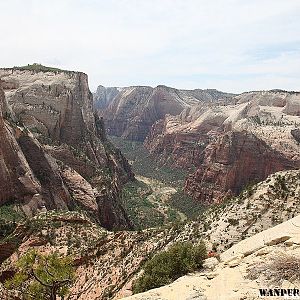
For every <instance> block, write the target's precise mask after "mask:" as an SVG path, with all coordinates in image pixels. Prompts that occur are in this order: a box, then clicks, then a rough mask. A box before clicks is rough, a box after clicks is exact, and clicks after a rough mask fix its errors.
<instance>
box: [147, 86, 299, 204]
mask: <svg viewBox="0 0 300 300" xmlns="http://www.w3.org/2000/svg"><path fill="white" fill-rule="evenodd" d="M233 101H234V102H235V104H230V105H212V106H209V105H203V104H201V105H198V106H195V107H193V108H190V109H186V110H184V111H183V112H182V113H181V114H180V115H179V116H167V117H165V118H164V119H163V120H160V121H158V122H156V123H155V124H154V125H153V126H152V128H151V131H150V134H149V135H148V137H147V139H146V141H145V146H146V147H147V148H148V150H149V151H150V153H152V154H153V155H155V157H157V158H158V159H160V160H161V161H162V162H164V161H167V160H168V158H170V157H171V158H172V160H171V161H174V165H175V166H180V167H184V168H187V169H188V168H191V167H196V172H194V173H193V174H191V175H190V176H188V178H187V181H186V185H185V190H186V192H187V193H188V194H190V195H192V196H193V197H194V198H195V199H197V200H199V201H200V202H204V203H212V202H216V201H217V202H219V201H222V199H224V198H225V197H226V196H228V195H231V194H235V195H236V194H238V193H239V192H240V191H241V190H242V189H243V188H244V187H245V186H246V185H247V184H249V183H251V182H255V181H261V180H264V179H265V178H266V177H267V176H268V175H269V174H271V173H274V172H276V171H280V170H285V169H291V168H299V167H300V148H299V147H300V146H299V142H298V140H297V139H298V134H297V133H298V131H299V127H300V118H299V116H298V113H299V112H298V107H299V105H300V96H299V94H298V93H288V92H282V91H270V92H252V93H245V94H241V95H239V96H236V97H234V98H233ZM169 161H170V160H169Z"/></svg>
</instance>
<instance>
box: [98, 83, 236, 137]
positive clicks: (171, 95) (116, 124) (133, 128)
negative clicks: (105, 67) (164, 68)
mask: <svg viewBox="0 0 300 300" xmlns="http://www.w3.org/2000/svg"><path fill="white" fill-rule="evenodd" d="M231 97H232V95H231V94H226V93H222V92H219V91H217V90H199V89H197V90H177V89H174V88H170V87H166V86H157V87H156V88H152V87H148V86H136V87H126V88H118V89H116V88H107V89H105V90H104V89H103V87H102V86H100V87H99V88H98V90H97V92H96V93H95V94H94V102H95V106H96V107H100V106H101V107H102V109H100V110H99V113H100V114H101V115H102V116H103V118H104V121H105V124H106V126H107V131H108V133H109V134H110V135H116V136H121V137H123V138H125V139H130V140H137V141H143V140H144V139H145V138H146V136H147V134H148V133H149V131H150V128H151V126H152V124H154V122H155V121H157V120H160V119H162V118H164V116H165V115H167V114H170V115H178V114H179V113H180V112H181V111H182V110H183V109H185V108H187V107H191V106H192V105H195V104H197V103H199V102H207V103H209V102H216V101H219V102H227V101H229V100H230V99H231Z"/></svg>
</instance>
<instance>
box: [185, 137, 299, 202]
mask: <svg viewBox="0 0 300 300" xmlns="http://www.w3.org/2000/svg"><path fill="white" fill-rule="evenodd" d="M299 166H300V164H299V163H298V164H296V163H295V162H292V161H290V160H288V159H286V158H285V157H283V156H282V155H281V154H279V153H278V152H276V151H275V150H273V149H271V148H270V147H269V146H268V145H267V144H266V143H265V142H263V141H262V140H260V139H258V138H257V137H255V136H254V135H253V134H250V133H247V132H228V133H225V134H224V135H222V136H220V137H219V138H218V139H217V141H216V142H214V143H211V144H209V145H208V146H207V147H206V149H205V151H204V159H203V161H202V163H201V166H199V167H198V169H197V171H196V172H195V173H194V174H192V175H190V176H189V177H188V178H187V180H186V183H185V191H186V192H187V193H188V194H189V195H191V196H193V197H194V198H195V199H197V200H198V201H200V202H202V203H205V204H210V203H212V202H220V201H222V200H223V199H224V198H225V197H226V196H230V195H237V194H239V193H240V192H241V191H242V189H243V188H244V187H245V186H246V185H247V184H249V183H254V182H259V181H262V180H264V179H265V178H266V177H267V176H268V175H270V174H272V173H275V172H277V171H281V170H287V169H293V168H295V167H299Z"/></svg>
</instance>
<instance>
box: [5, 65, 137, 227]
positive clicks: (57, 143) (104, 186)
mask: <svg viewBox="0 0 300 300" xmlns="http://www.w3.org/2000/svg"><path fill="white" fill-rule="evenodd" d="M0 78H1V79H2V81H3V84H4V87H5V94H6V98H7V100H8V104H9V105H8V107H11V108H12V110H11V111H12V112H11V114H7V113H6V115H8V117H9V121H10V122H12V123H14V124H18V126H20V130H21V131H23V133H22V134H20V135H19V136H17V137H16V141H17V144H18V147H20V151H21V153H22V155H23V156H24V161H26V163H27V165H28V169H29V170H30V172H31V173H32V176H29V178H32V179H31V180H32V181H33V183H34V184H35V185H36V186H37V187H38V188H36V189H35V190H33V191H32V194H33V195H34V197H39V199H43V200H41V201H42V202H43V201H44V202H45V206H46V208H48V209H54V208H64V209H65V208H69V209H74V208H75V207H76V206H77V205H78V202H80V203H81V204H82V205H79V206H83V207H85V209H86V210H87V211H88V212H90V213H92V214H94V215H93V217H94V218H96V219H98V220H100V221H103V220H105V222H104V221H103V223H102V225H103V226H105V227H106V228H109V229H111V228H128V227H131V223H130V221H129V220H128V218H127V216H126V215H125V212H124V210H123V208H122V206H121V201H120V199H119V197H120V190H121V188H122V184H124V183H125V182H127V181H128V180H130V179H132V178H134V175H133V173H132V171H131V169H130V166H129V164H128V162H127V160H126V159H125V158H124V157H123V155H122V153H121V152H120V151H119V150H118V149H116V148H115V147H114V146H113V145H112V144H111V143H110V142H109V140H108V139H107V137H106V134H105V128H104V123H103V120H102V119H101V118H98V117H97V116H95V114H94V111H93V99H92V94H91V92H90V91H89V87H88V80H87V75H86V74H84V73H80V72H68V71H56V72H53V71H47V72H41V71H36V70H35V71H33V70H24V69H18V68H13V69H0ZM3 103H4V102H3ZM2 106H3V107H4V104H3V105H2ZM6 110H7V109H6ZM23 127H26V130H23V129H22V128H23ZM24 132H29V133H28V134H24ZM32 133H33V135H34V137H35V138H36V139H38V141H39V142H38V141H37V140H36V139H35V138H34V137H33V135H32ZM6 152H7V153H8V152H9V151H6ZM12 152H16V150H13V151H12ZM63 167H69V168H71V169H72V170H74V171H76V172H77V173H78V176H82V178H83V179H84V180H86V181H87V183H88V184H90V185H91V186H92V188H94V189H96V190H97V191H96V192H95V195H94V198H93V200H90V199H82V197H79V196H78V195H77V196H78V197H77V198H76V197H75V202H74V198H73V199H72V197H71V196H70V194H71V195H73V196H74V190H73V188H74V189H75V190H78V185H76V182H74V180H73V181H72V180H71V181H70V180H67V178H66V176H63V173H62V169H63ZM4 169H5V168H4ZM13 170H14V169H13ZM14 172H15V171H12V176H15V173H14ZM24 173H26V172H24ZM64 175H65V174H64ZM68 179H70V178H68ZM72 179H74V176H73V178H72ZM64 180H66V183H65V182H64ZM12 182H13V181H12ZM34 184H32V185H33V186H35V185H34ZM77 184H78V183H77ZM12 186H13V187H15V186H16V185H15V184H14V183H12ZM26 186H29V184H27V185H26ZM23 198H24V197H23ZM23 198H22V197H21V199H20V200H21V202H22V201H23V200H22V199H23ZM26 199H27V198H26ZM30 199H31V198H30ZM34 199H35V198H34ZM71 199H72V200H71ZM76 199H77V200H76ZM24 201H25V200H24ZM24 201H23V202H24ZM76 201H77V204H76ZM25 202H26V203H27V204H28V205H27V206H28V209H29V210H31V211H32V212H33V213H34V212H35V211H36V210H37V205H35V204H34V203H35V202H31V201H29V200H26V201H25ZM95 203H96V205H97V208H95V207H94V206H95ZM111 216H113V218H111Z"/></svg>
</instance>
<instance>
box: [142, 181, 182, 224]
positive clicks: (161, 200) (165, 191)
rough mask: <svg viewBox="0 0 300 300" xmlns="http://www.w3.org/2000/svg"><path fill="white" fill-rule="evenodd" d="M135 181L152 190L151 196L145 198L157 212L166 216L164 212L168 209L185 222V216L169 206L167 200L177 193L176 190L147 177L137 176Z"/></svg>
mask: <svg viewBox="0 0 300 300" xmlns="http://www.w3.org/2000/svg"><path fill="white" fill-rule="evenodd" d="M136 179H137V180H139V181H141V182H143V183H145V184H147V185H148V186H149V187H150V188H151V189H152V191H153V192H152V194H151V195H149V196H148V197H147V199H148V200H149V201H150V202H151V203H152V204H154V205H156V206H157V207H158V209H159V211H160V212H161V213H162V214H164V215H165V216H167V214H166V212H167V210H168V209H169V208H172V209H173V210H175V211H176V212H177V213H178V215H179V216H180V219H181V221H185V220H186V219H187V217H186V215H185V214H183V213H182V212H180V211H178V210H176V209H174V208H173V207H171V206H170V205H169V203H168V202H169V200H170V199H171V196H172V195H173V194H175V193H176V192H177V190H176V189H175V188H173V187H171V186H166V185H165V184H164V183H162V182H161V181H159V180H156V179H152V178H149V177H144V176H140V175H137V176H136Z"/></svg>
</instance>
